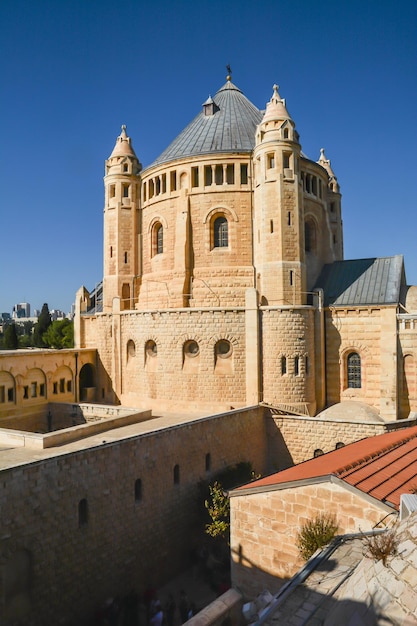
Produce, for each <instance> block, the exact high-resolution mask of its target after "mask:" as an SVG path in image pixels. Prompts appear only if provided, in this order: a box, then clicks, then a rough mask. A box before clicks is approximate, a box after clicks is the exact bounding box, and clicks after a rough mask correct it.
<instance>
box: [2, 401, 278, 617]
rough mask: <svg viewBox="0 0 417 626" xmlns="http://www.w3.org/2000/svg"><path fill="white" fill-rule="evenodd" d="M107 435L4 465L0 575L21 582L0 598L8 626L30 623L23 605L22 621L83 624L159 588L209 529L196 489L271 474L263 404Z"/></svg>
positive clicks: (185, 564)
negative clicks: (115, 600)
mask: <svg viewBox="0 0 417 626" xmlns="http://www.w3.org/2000/svg"><path fill="white" fill-rule="evenodd" d="M105 440H106V437H105V435H104V434H103V443H102V444H101V445H100V446H97V447H93V448H90V449H81V448H82V446H81V445H80V446H78V447H79V448H80V449H78V450H76V449H75V444H72V449H73V451H71V452H68V451H66V450H64V449H60V448H56V449H55V450H54V452H56V455H55V456H53V457H51V458H48V456H47V455H49V456H50V455H51V451H48V452H45V453H43V452H39V454H40V455H41V458H40V459H39V460H37V461H35V462H31V463H25V464H23V465H22V464H20V465H17V466H15V467H13V466H9V467H4V465H3V467H4V469H3V470H2V471H1V473H0V482H1V491H0V510H1V544H0V571H2V572H3V578H2V580H15V583H13V585H9V586H8V588H7V590H6V593H3V594H2V595H1V596H0V623H1V624H7V626H14V625H15V624H17V623H22V622H18V620H17V619H15V618H16V615H17V614H18V609H17V607H18V606H20V607H25V606H26V612H25V614H24V623H25V626H38V625H41V624H45V623H48V624H63V625H66V624H68V625H72V624H75V623H76V624H79V625H80V626H82V625H83V624H85V623H89V622H88V621H86V620H87V618H91V615H92V612H93V610H94V609H95V608H97V607H98V606H100V605H101V604H102V603H103V602H104V601H105V600H106V598H108V597H114V596H115V595H116V594H118V593H119V594H123V593H127V592H128V591H129V590H130V589H131V588H132V587H134V588H135V589H136V590H137V591H143V589H144V587H145V585H149V584H153V585H155V586H156V587H158V586H159V585H161V584H162V583H164V582H166V581H167V580H169V579H170V578H171V577H173V576H174V575H175V574H176V573H178V572H179V571H181V570H183V569H184V567H186V566H187V564H188V563H189V558H190V551H191V549H192V548H193V544H192V540H193V537H195V536H196V535H197V532H198V531H200V530H201V527H202V518H201V517H200V513H201V511H202V510H203V509H204V507H203V502H202V500H201V494H200V490H199V482H200V481H203V480H209V479H210V478H211V477H213V476H214V475H215V474H216V473H217V472H218V471H220V470H222V469H224V468H225V467H227V466H229V465H234V464H236V463H238V462H240V461H250V462H251V463H252V465H253V468H254V469H255V471H256V472H264V471H265V468H264V459H265V456H266V452H265V450H266V437H265V427H264V417H263V413H262V411H261V410H259V409H258V408H253V409H247V410H243V411H234V412H232V413H229V414H227V415H226V414H221V415H217V416H213V417H210V418H201V419H198V420H196V421H191V422H190V421H188V422H187V423H184V424H180V425H178V426H171V427H170V428H165V429H162V430H160V431H157V432H152V433H149V434H144V435H142V436H134V437H130V438H127V439H124V440H122V441H120V440H119V441H109V442H108V443H105ZM208 454H209V455H210V457H209V462H208V461H207V455H208ZM42 455H43V457H42ZM207 463H208V466H209V469H206V467H207ZM175 466H177V467H178V469H177V471H176V477H177V479H178V480H176V479H174V468H175ZM137 481H140V482H137ZM79 507H81V508H79ZM30 580H32V581H33V582H32V585H30V583H29V581H30Z"/></svg>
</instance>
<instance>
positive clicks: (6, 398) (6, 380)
mask: <svg viewBox="0 0 417 626" xmlns="http://www.w3.org/2000/svg"><path fill="white" fill-rule="evenodd" d="M11 402H12V403H14V404H15V403H16V380H15V378H14V376H13V375H12V374H11V373H10V372H6V371H4V370H1V371H0V405H1V404H8V403H11Z"/></svg>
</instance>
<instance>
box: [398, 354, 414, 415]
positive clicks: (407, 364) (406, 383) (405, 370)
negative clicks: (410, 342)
mask: <svg viewBox="0 0 417 626" xmlns="http://www.w3.org/2000/svg"><path fill="white" fill-rule="evenodd" d="M416 411H417V367H416V359H415V357H414V355H413V354H411V353H406V354H404V356H403V358H402V363H401V372H400V418H407V417H408V416H409V415H410V412H413V413H414V412H416Z"/></svg>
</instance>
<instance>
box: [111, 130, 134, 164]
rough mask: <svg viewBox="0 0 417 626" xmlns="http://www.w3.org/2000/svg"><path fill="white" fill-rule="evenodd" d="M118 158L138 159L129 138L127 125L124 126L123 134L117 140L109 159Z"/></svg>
mask: <svg viewBox="0 0 417 626" xmlns="http://www.w3.org/2000/svg"><path fill="white" fill-rule="evenodd" d="M117 156H132V157H135V158H136V159H137V156H136V154H135V151H134V150H133V146H132V143H131V139H130V137H128V136H127V133H126V126H125V125H123V126H122V132H121V133H120V135H119V136H118V137H117V139H116V144H115V146H114V148H113V152H112V153H111V155H110V156H109V159H111V158H112V157H117Z"/></svg>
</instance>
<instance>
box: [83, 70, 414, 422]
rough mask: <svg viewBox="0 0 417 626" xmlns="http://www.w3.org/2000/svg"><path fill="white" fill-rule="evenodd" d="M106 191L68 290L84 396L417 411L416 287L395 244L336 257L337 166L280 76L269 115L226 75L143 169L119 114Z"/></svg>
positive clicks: (193, 405)
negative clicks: (303, 135) (292, 108)
mask: <svg viewBox="0 0 417 626" xmlns="http://www.w3.org/2000/svg"><path fill="white" fill-rule="evenodd" d="M139 156H140V155H139ZM104 188H105V197H104V274H103V281H102V283H101V284H100V286H99V287H98V288H97V289H96V290H95V291H94V292H92V293H89V292H88V291H87V290H86V289H85V288H82V289H80V291H79V292H78V293H77V301H76V311H77V313H76V320H75V328H76V345H77V347H78V348H96V349H97V355H98V358H97V362H96V365H95V367H94V370H93V371H92V372H91V381H90V383H89V385H90V387H89V388H88V389H87V390H85V391H87V392H88V397H87V396H86V399H90V400H93V401H96V402H104V403H114V402H116V403H121V404H123V405H127V406H135V407H146V408H152V407H155V406H158V407H164V408H165V409H170V408H173V407H175V408H182V409H186V410H189V411H192V410H201V409H207V410H210V411H213V412H215V411H219V410H228V409H231V408H239V407H244V406H253V405H258V404H260V403H261V404H264V405H267V406H271V407H272V408H273V409H275V410H277V411H278V412H279V413H290V414H294V415H306V416H315V415H317V414H318V413H319V412H321V411H322V410H323V409H325V408H326V407H328V406H332V405H339V403H343V402H345V401H359V402H361V403H365V404H366V405H368V406H369V407H372V408H373V409H374V411H375V413H377V414H379V416H380V417H381V418H382V420H383V421H386V422H387V421H392V420H396V419H398V418H406V417H408V416H409V415H410V413H413V412H415V411H417V370H416V362H417V333H416V328H417V326H416V324H417V288H416V287H408V286H407V284H406V278H405V271H404V264H403V258H402V256H400V255H399V256H395V257H388V258H369V259H359V260H349V261H345V260H344V258H343V223H342V207H341V193H340V187H339V183H338V181H337V177H336V176H335V173H334V172H333V169H332V167H331V164H330V160H329V159H328V158H326V156H325V154H324V150H323V149H322V150H321V151H320V157H319V159H318V161H313V160H311V159H310V158H308V157H307V156H306V155H305V154H304V153H303V152H302V149H301V144H300V138H299V134H298V132H297V130H296V125H295V122H294V120H293V119H292V117H291V115H290V113H289V111H288V109H287V105H286V101H285V99H283V98H282V97H281V95H280V94H279V92H278V87H277V86H276V85H274V87H273V93H272V96H271V99H270V101H269V102H268V103H267V105H266V109H265V110H264V111H263V110H260V109H258V108H257V107H256V106H255V105H254V104H252V103H251V102H250V101H249V100H248V99H247V98H246V97H245V95H244V94H243V93H242V91H241V90H240V89H239V88H238V87H237V86H236V85H234V84H233V82H232V81H231V76H230V75H229V76H227V80H226V83H225V84H224V85H223V86H222V87H221V88H220V89H219V90H218V91H217V93H216V94H215V95H214V96H213V97H209V98H208V99H207V100H206V101H205V102H204V103H203V104H202V107H201V110H200V111H199V112H198V113H197V115H196V117H195V118H194V119H193V120H192V121H191V122H190V123H189V124H188V126H187V127H186V128H185V129H184V130H183V131H182V132H181V133H180V135H179V136H178V137H177V138H175V139H174V141H172V143H171V144H170V145H169V146H168V147H167V148H166V150H165V151H164V152H163V153H162V154H161V155H160V156H159V157H158V158H157V159H156V160H155V161H154V162H153V163H151V164H150V165H149V166H147V167H146V168H145V169H143V168H142V165H141V163H140V159H139V157H138V156H137V155H136V152H135V150H134V148H133V143H132V141H131V138H130V137H129V136H128V134H127V131H126V127H124V126H123V127H122V131H121V134H120V136H119V137H117V140H116V144H115V146H114V149H113V151H112V153H111V155H110V156H109V158H108V159H107V161H106V164H105V176H104ZM338 414H339V415H340V414H343V404H342V405H340V406H339V413H338Z"/></svg>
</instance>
